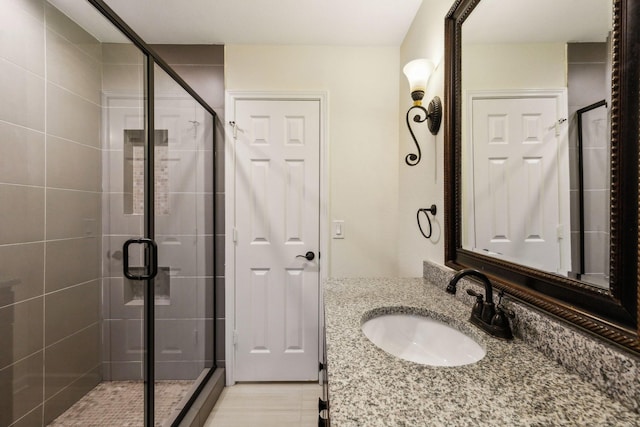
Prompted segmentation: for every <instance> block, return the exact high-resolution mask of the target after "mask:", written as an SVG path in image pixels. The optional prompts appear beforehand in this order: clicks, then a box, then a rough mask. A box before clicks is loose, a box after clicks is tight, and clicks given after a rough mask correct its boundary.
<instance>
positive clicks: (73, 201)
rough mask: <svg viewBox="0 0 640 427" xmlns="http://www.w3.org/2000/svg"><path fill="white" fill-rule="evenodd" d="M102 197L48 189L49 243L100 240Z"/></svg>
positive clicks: (80, 192) (87, 193) (95, 194)
mask: <svg viewBox="0 0 640 427" xmlns="http://www.w3.org/2000/svg"><path fill="white" fill-rule="evenodd" d="M100 199H101V196H100V193H89V192H84V191H71V190H56V189H47V239H69V238H79V237H98V236H100V230H101V226H100V218H101V209H100V208H101V205H100V202H101V200H100Z"/></svg>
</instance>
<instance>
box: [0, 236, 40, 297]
mask: <svg viewBox="0 0 640 427" xmlns="http://www.w3.org/2000/svg"><path fill="white" fill-rule="evenodd" d="M0 289H2V290H1V291H0V307H3V306H6V305H9V304H13V303H16V302H20V301H22V300H25V299H28V298H33V297H35V296H38V295H42V293H43V291H44V243H41V242H40V243H26V244H21V245H8V246H0Z"/></svg>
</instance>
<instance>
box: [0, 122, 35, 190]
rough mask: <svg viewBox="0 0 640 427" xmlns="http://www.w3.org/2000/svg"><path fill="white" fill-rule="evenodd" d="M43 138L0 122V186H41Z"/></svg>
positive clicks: (30, 131)
mask: <svg viewBox="0 0 640 427" xmlns="http://www.w3.org/2000/svg"><path fill="white" fill-rule="evenodd" d="M44 154H45V151H44V134H42V133H40V132H35V131H32V130H29V129H26V128H23V127H19V126H15V125H12V124H10V123H5V122H0V182H3V183H9V184H23V185H44V170H45V169H44Z"/></svg>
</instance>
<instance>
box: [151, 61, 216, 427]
mask: <svg viewBox="0 0 640 427" xmlns="http://www.w3.org/2000/svg"><path fill="white" fill-rule="evenodd" d="M153 74H154V93H155V96H154V122H155V138H154V140H155V141H154V145H155V146H154V156H155V160H154V175H155V197H154V198H155V201H154V212H155V214H154V222H155V240H156V242H157V244H158V255H159V257H158V274H157V276H156V277H155V279H154V281H155V293H156V295H155V301H156V304H155V327H154V329H155V396H154V397H155V398H154V400H155V412H156V414H165V413H167V409H171V410H173V412H174V413H173V416H175V415H177V413H178V412H179V410H180V409H181V408H182V407H183V406H184V404H185V402H184V400H185V399H186V398H187V397H189V396H191V395H192V394H193V390H194V389H195V388H196V387H197V386H198V384H199V383H200V381H199V380H200V379H201V378H202V377H203V376H204V375H205V374H206V372H207V371H208V369H209V368H211V367H212V366H213V351H212V350H213V342H214V341H213V283H214V276H213V262H212V261H213V237H214V236H213V205H214V202H213V153H214V151H213V116H212V115H211V114H210V113H209V112H207V111H206V110H205V109H204V108H203V107H202V106H200V104H199V103H198V102H196V100H195V99H193V98H192V97H191V95H189V94H188V93H187V92H186V91H185V90H184V89H183V88H182V87H181V86H180V85H178V84H177V83H176V82H175V81H174V80H173V79H172V78H171V77H170V76H169V75H168V74H167V73H166V72H165V71H163V70H162V69H161V68H160V67H159V66H157V65H156V66H155V69H154V73H153ZM156 421H159V422H166V421H167V420H166V419H161V418H160V416H157V417H156Z"/></svg>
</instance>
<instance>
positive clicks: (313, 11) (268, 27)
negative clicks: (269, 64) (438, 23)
mask: <svg viewBox="0 0 640 427" xmlns="http://www.w3.org/2000/svg"><path fill="white" fill-rule="evenodd" d="M427 1H428V0H427ZM76 3H77V1H76ZM106 3H107V4H108V5H109V6H110V7H111V8H112V9H113V10H114V11H115V12H116V13H117V14H118V15H119V16H120V17H121V18H122V19H123V20H124V21H125V22H126V23H127V24H129V26H130V27H131V28H133V29H134V31H136V32H137V33H138V34H139V35H140V36H141V37H142V39H143V40H145V41H146V42H147V43H151V44H153V43H175V44H234V43H238V44H305V45H375V46H387V45H388V46H399V45H400V44H401V43H402V40H403V39H404V36H405V34H406V32H407V30H408V28H409V27H410V25H411V22H412V21H413V18H414V16H415V14H416V12H417V10H418V8H419V7H420V4H421V3H422V0H106ZM443 18H444V17H443Z"/></svg>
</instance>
